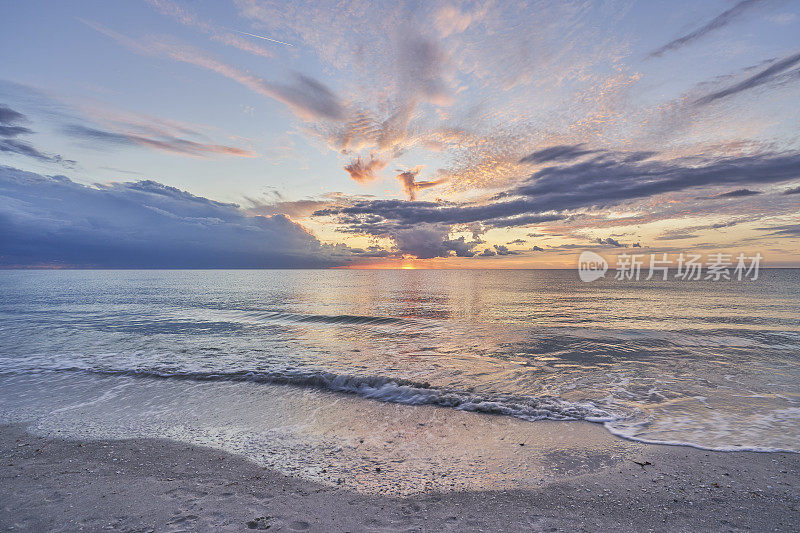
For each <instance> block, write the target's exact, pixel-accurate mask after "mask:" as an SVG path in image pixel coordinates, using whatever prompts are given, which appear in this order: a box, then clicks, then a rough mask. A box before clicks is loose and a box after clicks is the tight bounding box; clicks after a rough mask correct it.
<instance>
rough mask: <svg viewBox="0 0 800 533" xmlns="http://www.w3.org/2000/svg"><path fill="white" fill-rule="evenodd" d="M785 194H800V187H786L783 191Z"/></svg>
mask: <svg viewBox="0 0 800 533" xmlns="http://www.w3.org/2000/svg"><path fill="white" fill-rule="evenodd" d="M783 194H800V187H794V188H792V189H786V190H785V191H783Z"/></svg>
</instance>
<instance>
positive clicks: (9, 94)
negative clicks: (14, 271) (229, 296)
mask: <svg viewBox="0 0 800 533" xmlns="http://www.w3.org/2000/svg"><path fill="white" fill-rule="evenodd" d="M2 12H3V16H2V17H0V45H2V50H3V54H2V57H0V67H1V69H0V266H6V267H9V266H55V267H137V268H139V267H145V268H146V267H231V268H237V267H401V266H405V267H430V268H437V267H463V268H487V267H502V268H507V267H523V268H551V267H572V266H573V265H574V264H575V261H576V258H577V255H578V254H579V253H580V252H581V251H582V250H594V251H596V252H598V253H600V254H601V255H605V256H608V257H613V256H616V255H617V254H619V253H623V252H628V253H632V252H635V253H643V254H649V253H651V252H658V253H663V252H667V253H678V252H680V251H689V252H694V253H704V254H705V253H716V252H722V251H724V252H728V253H733V254H736V253H739V252H745V253H748V254H752V253H755V252H760V253H761V254H762V255H763V256H764V257H765V259H766V264H767V265H771V266H800V215H798V213H799V212H800V127H799V125H800V106H799V105H798V102H800V2H798V1H785V0H762V1H757V0H744V1H739V2H736V1H727V0H726V1H718V0H714V1H707V2H673V1H670V2H666V1H665V2H625V1H611V2H561V1H553V2H513V1H497V2H491V1H489V2H465V3H452V2H442V3H439V2H370V1H364V2H339V1H337V2H311V3H305V2H270V1H262V0H235V1H231V2H212V1H201V0H192V1H177V0H149V1H138V2H137V1H130V2H107V1H100V0H98V1H82V2H39V1H26V2H6V3H4V5H3V7H2ZM634 247H635V248H634Z"/></svg>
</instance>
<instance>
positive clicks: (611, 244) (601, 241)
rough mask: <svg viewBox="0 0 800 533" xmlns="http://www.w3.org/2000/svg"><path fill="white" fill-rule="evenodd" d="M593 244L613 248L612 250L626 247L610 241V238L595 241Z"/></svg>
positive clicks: (613, 240) (614, 240) (616, 241)
mask: <svg viewBox="0 0 800 533" xmlns="http://www.w3.org/2000/svg"><path fill="white" fill-rule="evenodd" d="M595 242H596V243H597V244H602V245H605V246H613V247H614V248H627V247H628V245H627V244H622V243H621V242H619V241H618V240H616V239H612V238H611V237H608V238H607V239H597V240H596V241H595Z"/></svg>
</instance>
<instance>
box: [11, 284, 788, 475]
mask: <svg viewBox="0 0 800 533" xmlns="http://www.w3.org/2000/svg"><path fill="white" fill-rule="evenodd" d="M0 386H1V388H2V392H0V409H1V411H0V421H3V422H19V421H34V422H35V424H38V426H39V427H40V428H41V429H42V430H43V431H50V432H55V433H60V434H69V435H72V434H77V433H80V435H81V436H90V437H91V436H92V435H95V436H98V437H105V436H108V435H109V434H115V435H120V436H154V435H155V436H169V437H171V438H178V439H183V440H186V441H191V442H199V443H206V444H211V445H218V446H221V447H226V448H229V449H232V450H233V451H237V452H240V453H245V454H246V455H249V456H251V457H254V458H255V459H257V460H262V461H264V462H265V464H270V465H272V466H276V465H277V466H279V467H281V468H282V469H283V470H284V471H291V470H292V468H295V469H302V470H304V471H306V472H308V471H310V470H309V469H312V470H313V468H317V469H318V470H324V469H325V468H324V467H323V466H319V465H321V464H322V463H323V462H324V461H321V462H318V464H317V463H314V464H317V466H316V467H314V466H313V465H311V463H313V461H308V460H306V459H304V457H306V458H307V456H308V455H309V454H311V455H314V454H316V455H315V456H320V453H321V454H322V455H325V454H328V455H327V456H326V457H327V460H328V462H329V463H330V462H331V460H332V459H331V457H333V456H336V455H337V454H339V455H341V454H343V453H346V452H347V450H346V449H345V450H343V448H342V442H345V441H346V442H351V441H352V440H353V438H354V437H353V435H350V434H347V435H345V434H344V433H343V432H344V430H343V429H342V428H344V427H346V426H347V424H348V419H349V417H358V416H361V417H362V418H363V417H367V418H363V419H362V420H361V422H359V424H360V425H359V427H361V430H360V431H361V432H362V433H364V432H365V431H366V433H365V434H367V435H369V434H370V432H369V431H368V430H369V427H367V429H366V430H365V429H364V426H370V424H372V422H370V421H369V420H378V419H380V421H381V422H380V423H378V422H375V427H374V428H373V430H374V432H379V429H378V428H381V427H382V428H383V429H380V431H391V430H392V429H396V428H397V427H403V428H406V429H408V428H411V427H412V426H414V424H415V423H414V421H413V420H412V418H414V417H417V416H421V415H419V413H423V412H424V414H425V415H424V416H425V417H428V418H427V419H426V420H427V422H426V421H422V422H419V424H423V425H425V424H428V426H426V427H427V428H428V431H430V424H452V423H455V422H456V421H464V420H474V421H475V424H477V426H476V427H478V426H479V427H480V428H482V429H481V431H488V432H491V431H493V429H492V428H493V427H497V428H499V427H501V426H508V425H509V424H514V425H515V427H521V426H520V425H523V424H524V425H525V427H529V428H531V431H536V427H537V424H542V426H539V427H542V428H543V427H545V425H546V427H547V428H548V431H558V429H557V428H558V427H563V428H564V431H565V432H568V431H569V430H568V428H569V427H570V426H569V424H568V422H569V421H576V420H577V421H585V422H588V423H592V424H595V425H597V426H598V427H603V428H604V431H607V432H609V433H610V434H612V435H614V437H613V438H614V439H626V440H632V441H639V442H646V443H662V444H676V445H687V446H694V447H700V448H706V449H710V450H721V451H728V450H755V451H765V452H768V451H778V450H781V451H793V452H800V270H793V269H774V270H762V271H761V273H760V276H759V278H758V279H757V280H755V281H751V280H748V281H717V282H714V281H682V280H673V279H670V280H668V281H661V280H658V281H657V280H651V281H644V280H641V281H633V280H630V281H618V280H615V279H612V278H610V277H609V278H608V279H602V280H598V281H595V282H592V283H584V282H581V281H580V280H579V278H578V275H577V272H576V271H568V270H206V271H191V270H184V271H155V270H141V271H134V270H130V271H129V270H122V271H107V270H98V271H91V270H84V271H77V270H64V271H24V270H7V271H0ZM414 406H425V407H424V410H423V411H420V410H419V408H417V410H415V407H414ZM376 410H377V411H376ZM381 410H382V411H381ZM377 412H380V413H382V414H381V415H380V416H379V417H378V418H377V419H376V418H375V417H373V418H372V419H369V417H368V416H367V415H366V414H364V413H377ZM445 413H449V415H445ZM456 413H458V414H456ZM370 416H372V415H370ZM464 417H468V418H464ZM311 418H314V420H315V422H314V424H316V425H314V424H311V422H310V420H311ZM323 419H324V420H323ZM393 421H394V422H393ZM459 423H461V422H459ZM463 423H464V425H465V426H466V425H467V422H463ZM381 424H383V426H381ZM393 424H396V427H395V426H393ZM559 424H563V425H561V426H559ZM312 426H313V427H312ZM321 426H325V429H324V430H321V429H320V427H321ZM384 426H385V427H384ZM419 427H423V426H419ZM554 427H555V428H556V429H553V428H554ZM444 429H447V428H444ZM436 430H437V431H442V430H443V428H441V427H438V428H437V429H436ZM409 431H410V429H409ZM403 435H405V437H403V438H409V439H412V438H411V437H408V435H407V434H406V433H404V434H403ZM359 438H360V439H361V440H362V441H363V439H364V437H363V436H362V437H359ZM426 438H428V439H429V440H430V438H431V437H430V433H428V436H427V437H426ZM414 439H417V440H415V441H414V442H416V443H417V444H418V445H421V444H420V441H419V437H414ZM412 440H413V439H412ZM277 441H280V442H281V444H280V446H279V445H278V444H276V442H277ZM356 444H358V442H356ZM345 448H346V446H345ZM323 449H324V450H328V451H325V452H320V451H319V450H323ZM376 449H377V448H376ZM381 449H382V450H384V451H383V452H381V453H384V454H385V455H386V457H384V459H386V458H389V457H391V456H392V454H393V453H396V452H397V450H396V448H395V447H393V446H392V443H391V442H389V444H386V443H383V444H382V448H381ZM373 451H374V450H373ZM375 453H378V452H375ZM304 454H305V455H304Z"/></svg>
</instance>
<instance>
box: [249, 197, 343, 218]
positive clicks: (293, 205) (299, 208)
mask: <svg viewBox="0 0 800 533" xmlns="http://www.w3.org/2000/svg"><path fill="white" fill-rule="evenodd" d="M247 200H248V202H250V207H247V208H245V210H244V212H245V213H246V214H247V215H250V216H254V215H261V216H272V215H286V216H287V217H289V218H292V219H298V218H306V217H308V216H310V215H311V214H312V213H313V212H314V211H319V210H320V209H324V208H325V207H327V206H329V205H330V204H331V200H293V201H277V202H271V203H267V202H262V201H259V200H255V199H252V198H248V199H247Z"/></svg>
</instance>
